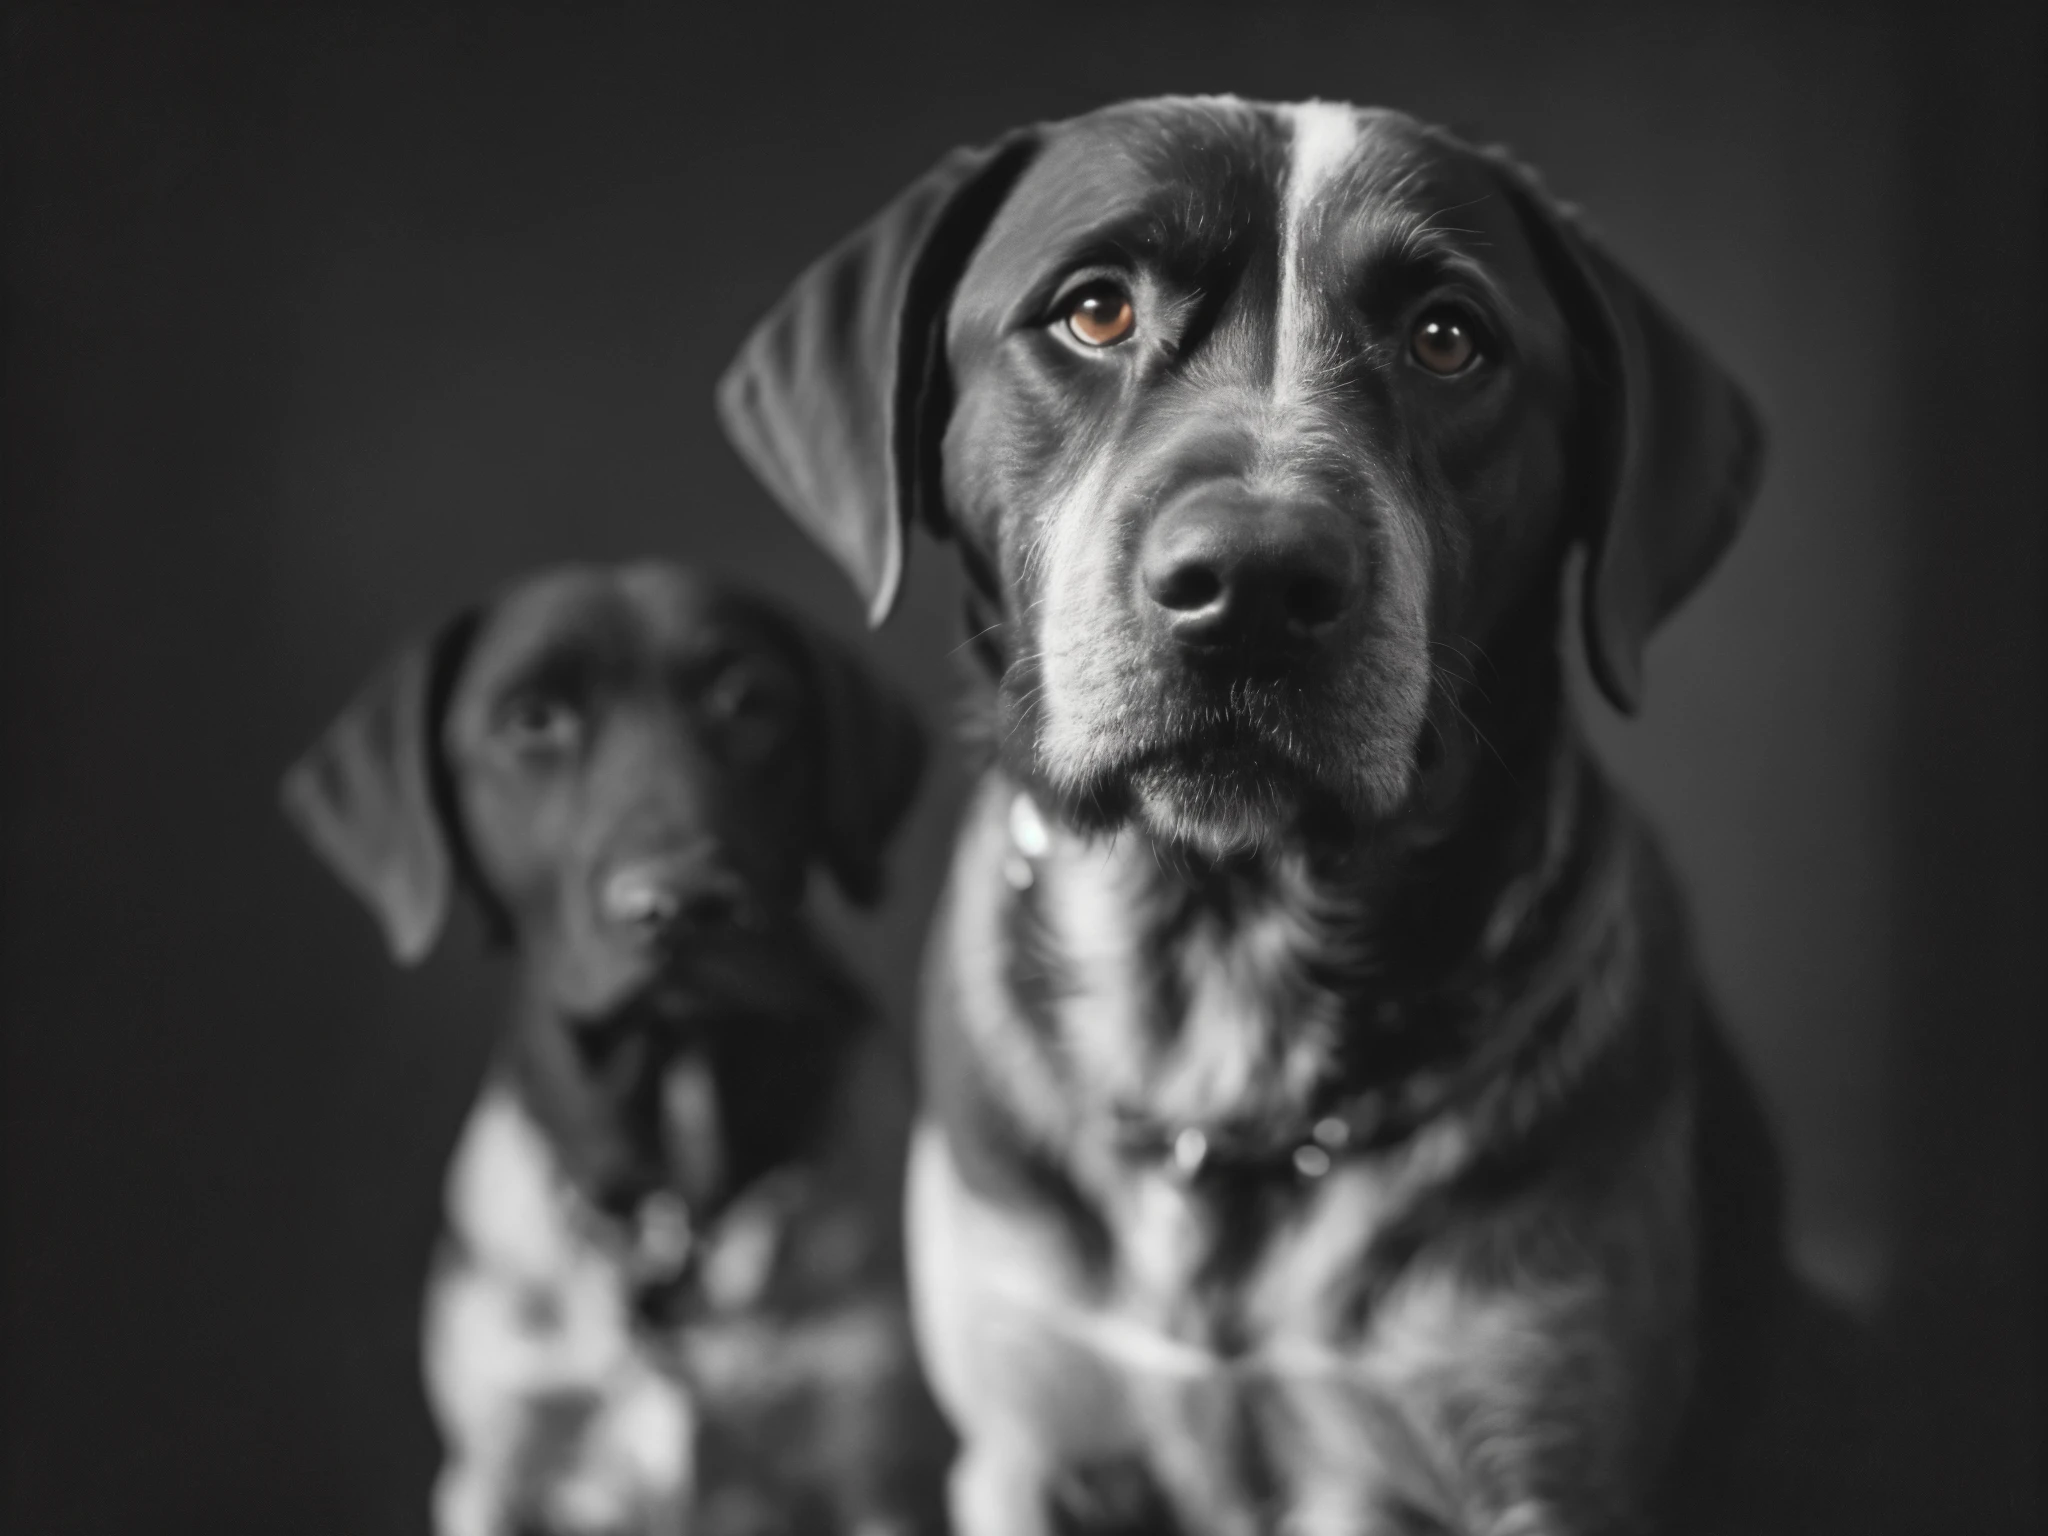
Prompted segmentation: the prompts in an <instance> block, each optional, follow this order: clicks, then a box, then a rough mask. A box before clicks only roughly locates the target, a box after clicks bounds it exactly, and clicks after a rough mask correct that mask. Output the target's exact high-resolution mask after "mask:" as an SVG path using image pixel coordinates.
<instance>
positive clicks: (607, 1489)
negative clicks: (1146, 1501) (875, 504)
mask: <svg viewBox="0 0 2048 1536" xmlns="http://www.w3.org/2000/svg"><path fill="white" fill-rule="evenodd" d="M919 760H920V746H919V735H918V732H917V729H916V726H915V724H914V722H913V721H912V719H911V717H910V716H909V714H908V712H907V711H906V710H905V709H904V707H903V706H902V705H901V704H900V703H899V702H897V701H896V700H895V699H894V698H892V697H890V696H889V695H887V694H885V693H884V692H882V691H880V690H879V689H878V688H876V687H875V686H874V685H873V684H872V683H871V682H870V681H868V679H867V678H866V677H865V675H864V674H863V672H862V671H861V669H860V668H859V667H858V666H856V665H855V664H854V662H853V661H852V659H851V658H850V657H849V656H848V655H846V654H845V653H844V652H843V651H842V650H841V649H840V648H839V647H838V646H836V645H834V644H832V643H830V642H828V641H826V640H825V639H824V638H823V637H821V636H819V635H816V634H814V633H812V632H811V631H809V630H808V629H807V628H805V627H803V626H800V625H798V624H796V623H794V622H793V621H791V620H789V619H788V618H786V617H784V616H783V615H781V614H779V613H777V612H775V611H774V610H772V609H771V608H769V607H767V606H766V605H764V604H762V603H760V602H759V601H757V600H755V599H753V598H750V597H747V596H744V595H742V594H739V593H736V592H733V591H730V590H727V589H724V588H720V587H717V586H714V585H712V584H710V583H708V582H705V581H703V580H701V579H699V578H697V577H695V576H692V575H690V574H689V573H687V572H683V571H680V570H677V569H674V568H671V567H666V566H655V565H641V566H629V567H622V568H615V569H610V568H608V569H571V570H563V571H555V572H549V573H547V574H545V575H542V576H537V577H534V578H531V579H529V580H527V581H524V582H522V583H520V584H519V585H518V586H516V587H515V588H513V589H512V590H510V591H508V592H506V593H504V594H502V595H501V596H499V597H498V598H497V599H496V600H494V601H493V602H491V603H490V604H488V605H486V606H485V607H484V608H482V609H481V610H479V611H477V612H475V613H471V614H466V615H463V616H460V617H458V618H457V619H455V620H453V621H451V622H450V623H449V624H448V625H446V626H444V628H443V630H442V632H441V633H440V635H439V636H437V637H436V639H435V640H433V641H432V642H430V643H429V644H426V645H423V646H420V647H418V648H415V649H414V650H411V651H408V652H407V653H405V654H404V655H403V656H401V657H400V658H399V659H398V660H397V662H396V663H394V665H393V666H392V667H391V668H390V669H388V670H387V672H386V673H385V674H384V675H383V676H382V677H381V678H380V679H379V680H378V681H377V682H375V683H373V684H372V686H371V687H370V688H369V689H368V690H367V691H366V692H365V693H364V694H363V696H362V697H361V698H360V699H358V700H357V702H356V703H355V704H354V705H353V706H352V707H351V708H350V709H349V710H348V711H347V712H346V713H344V714H343V715H342V717H341V718H340V719H339V720H338V721H337V722H336V723H335V724H334V726H333V727H331V728H330V730H329V731H328V733H327V734H326V736H325V737H324V738H323V739H322V740H321V742H320V743H319V744H318V745H317V746H315V747H314V749H313V750H312V751H311V752H310V753H308V755H307V756H306V758H305V759H304V760H303V761H302V762H301V763H300V764H299V765H298V766H297V767H296V768H295V769H294V770H293V771H292V774H291V775H290V777H289V779H288V780H287V783H286V803H287V806H288V808H289V809H290V811H291V812H292V814H293V817H294V819H295V820H296V821H297V822H298V824H299V825H300V827H301V828H302V829H303V830H304V831H305V833H306V834H307V836H308V838H309V839H310V840H311V841H312V842H313V844H314V846H315V847H316V848H318V849H319V850H320V851H321V852H322V853H323V854H324V855H325V856H326V857H327V858H328V860H329V862H330V863H331V864H332V865H333V866H334V867H335V868H336V870H337V872H338V873H340V874H341V875H342V877H343V878H344V879H345V880H346V881H348V883H349V884H350V885H351V886H352V887H353V888H354V889H356V890H357V891H358V893H359V894H361V895H363V896H364V897H365V899H366V900H367V901H368V902H369V903H370V905H371V907H372V908H373V910H374V911H375V912H376V914H377V915H378V917H379V919H380V920H381V921H382V923H383V925H384V927H385V930H386V934H387V937H388V939H389V941H390V944H391V948H392V950H393V952H394V954H395V955H396V956H397V957H398V958H399V959H401V960H405V961H412V960H417V959H419V958H420V957H421V956H422V955H424V954H425V953H426V952H427V950H428V949H429V948H430V947H431V946H432V944H433V943H434V940H435V936H436V935H437V934H438V932H439V931H440V930H441V928H442V927H443V925H444V923H445V920H446V916H447V913H448V910H449V908H450V906H451V904H452V903H453V901H454V900H455V899H456V898H457V896H458V895H461V894H464V893H466V894H468V895H469V896H471V897H472V898H473V899H474V900H475V901H476V902H477V903H478V904H479V905H480V906H481V907H482V908H483V910H484V913H485V916H486V918H487V919H488V920H489V921H490V922H491V924H492V925H493V927H494V928H495V929H496V930H497V931H498V933H499V934H500V936H501V937H502V938H504V939H505V940H507V941H508V942H509V943H510V945H511V947H512V949H513V951H514V952H515V956H516V963H517V967H518V982H517V986H516V988H515V991H514V995H513V999H512V1007H511V1010H510V1016H509V1019H508V1021H507V1025H506V1029H505V1032H504V1035H503V1038H502V1040H501V1043H500V1049H499V1052H498V1055H497V1059H496V1061H495V1063H494V1065H493V1067H492V1069H491V1072H490V1075H489V1078H488V1081H487V1082H486V1084H485V1086H484V1089H483V1092H482V1094H481V1095H480V1097H479V1099H478V1102H477V1104H476V1107H475V1109H474V1110H473V1111H472V1113H471V1115H470V1117H469V1121H468V1123H467V1125H466V1127H465V1128H464V1131H463V1133H462V1138H461V1142H460V1144H459V1146H458V1149H457V1151H456V1154H455V1158H454V1162H453V1165H452V1166H451V1168H450V1171H449V1180H448V1231H447V1237H446V1239H445V1240H444V1242H443V1244H442V1246H441V1252H440V1254H439V1256H438V1257H437V1259H436V1261H435V1265H434V1271H433V1277H432V1280H431V1283H430V1285H429V1288H428V1298H427V1309H426V1326H425V1338H424V1345H425V1355H426V1374H427V1380H428V1387H429V1391H430V1396H431V1399H432V1402H433V1406H434V1409H435V1413H436V1416H437V1418H438V1419H439V1421H440V1424H441V1428H442V1431H443V1434H444V1438H445V1440H446V1443H447V1451H448V1455H447V1461H446V1464H445V1467H444V1470H443V1473H442V1476H441V1478H440V1480H439V1483H438V1485H437V1488H436V1491H435V1499H434V1509H435V1523H436V1527H437V1529H438V1530H439V1531H440V1532H441V1536H514V1533H521V1536H524V1533H529V1532H539V1531H547V1532H557V1533H592V1536H595V1533H608V1536H624V1533H637V1536H662V1533H681V1532H683V1531H685V1530H687V1531H690V1532H694V1533H700V1536H701V1533H705V1532H711V1533H721V1532H730V1533H733V1536H740V1533H751V1532H757V1531H761V1530H775V1531H788V1532H825V1531H855V1530H865V1531H874V1532H882V1531H886V1532H890V1533H909V1532H915V1531H918V1530H924V1529H930V1528H932V1527H933V1526H935V1525H936V1524H937V1523H938V1521H939V1509H938V1488H939V1485H940V1478H939V1469H940V1467H941V1466H942V1465H943V1459H944V1455H945V1450H946V1445H947V1441H946V1438H945V1435H944V1431H943V1428H942V1427H941V1426H940V1425H939V1423H938V1421H937V1419H936V1415H935V1412H934V1410H933V1409H932V1408H931V1406H930V1404H929V1402H928V1400H927V1399H926V1397H925V1395H924V1392H923V1388H922V1386H921V1383H920V1380H919V1378H918V1375H917V1372H916V1370H915V1367H914V1364H913V1362H912V1359H911V1354H910V1343H909V1337H908V1332H907V1327H906V1320H905V1317H904V1314H903V1309H902V1305H901V1272H900V1269H899V1267H898V1264H897V1262H896V1250H897V1240H896V1237H895V1219H894V1212H895V1207H896V1201H895V1192H894V1189H893V1188H892V1187H891V1186H892V1184H893V1175H892V1174H891V1172H890V1171H889V1170H890V1169H891V1168H894V1167H896V1166H900V1165H899V1164H897V1163H896V1162H895V1160H894V1158H895V1156H900V1149H901V1136H902V1128H903V1125H904V1124H905V1123H906V1121H907V1102H906V1099H905V1096H904V1095H903V1093H902V1092H901V1091H900V1089H899V1088H898V1087H897V1085H896V1080H895V1076H894V1074H893V1072H892V1070H891V1066H890V1062H891V1061H892V1060H893V1058H892V1057H890V1056H889V1054H888V1051H887V1048H886V1046H885V1044H884V1043H883V1042H882V1041H880V1040H879V1039H877V1038H876V1036H875V1034H874V1033H873V1031H872V1028H871V1026H872V1022H873V1021H872V1017H871V1015H870V1012H869V1009H868V1007H867V1004H866V1002H865V1000H864V999H863V997H862V996H861V994H860V992H859V990H858V989H857V988H856V987H855V986H854V985H853V984H852V982H851V981H850V980H849V979H848V978H847V977H846V975H845V974H844V972H843V971H842V970H841V968H840V967H839V965H838V963H837V962H836V961H835V960H834V959H833V957H832V956H831V955H829V954H828V953H827V952H826V951H825V950H824V949H823V947H822V946H821V945H820V944H819V943H818V941H817V940H816V938H815V937H814V936H813V935H812V933H811V931H810V929H809V927H808V926H807V925H806V923H805V922H804V920H803V918H802V915H801V912H800V904H801V902H802V898H803V893H804V888H805V883H806V878H807V875H808V872H809V871H810V869H811V868H812V867H813V866H814V865H822V866H823V867H825V868H828V869H829V870H830V871H831V872H832V873H833V874H834V876H835V877H836V878H837V879H838V881H839V882H840V884H841V885H842V886H843V887H844V888H845V889H846V891H847V893H848V895H849V896H851V897H853V898H854V899H856V900H858V901H870V900H872V899H874V897H875V896H876V894H877V893H878V890H879V886H880V879H881V854H882V848H883V845H884V843H885V841H886V839H887V837H888V835H889V833H890V832H891V830H892V829H893V828H894V826H895V825H896V823H897V822H898V820H899V819H900V817H901V815H902V814H903V812H904V810H905V808H906V807H907V806H908V804H909V801H910V797H911V793H912V790H913V788H914V786H915V783H916V779H917V775H918V767H919ZM892 1153H893V1154H894V1156H892ZM764 1522H765V1524H764Z"/></svg>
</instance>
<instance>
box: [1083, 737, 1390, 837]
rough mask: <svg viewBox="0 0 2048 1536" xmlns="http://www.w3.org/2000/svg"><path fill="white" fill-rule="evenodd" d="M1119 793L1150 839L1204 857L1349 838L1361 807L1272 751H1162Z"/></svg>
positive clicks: (1137, 768) (1134, 770)
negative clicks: (1350, 802) (1122, 793)
mask: <svg viewBox="0 0 2048 1536" xmlns="http://www.w3.org/2000/svg"><path fill="white" fill-rule="evenodd" d="M1125 783H1126V789H1125V792H1124V795H1123V796H1122V800H1123V803H1124V804H1125V805H1126V806H1127V807H1128V816H1129V818H1130V820H1131V821H1132V822H1133V823H1135V824H1136V825H1137V826H1138V827H1139V828H1140V829H1142V830H1143V831H1144V832H1145V834H1146V835H1147V836H1149V837H1150V838H1151V839H1152V840H1153V841H1155V842H1157V843H1159V844H1161V845H1163V846H1164V847H1166V848H1169V849H1172V850H1175V851H1177V852H1179V853H1181V854H1183V855H1185V856H1189V857H1192V858H1193V859H1195V860H1197V861H1199V862H1202V863H1206V864H1218V863H1228V862H1230V861H1233V860H1238V859H1246V858H1255V857H1257V856H1259V855H1261V854H1265V853H1272V852H1278V851H1282V850H1285V849H1290V848H1298V847H1302V846H1304V845H1310V844H1329V843H1333V842H1348V841H1350V840H1351V839H1352V838H1353V837H1355V836H1356V835H1357V833H1358V832H1359V831H1360V829H1361V818H1360V815H1359V810H1360V808H1358V807H1355V806H1353V805H1351V804H1348V803H1347V801H1346V798H1345V796H1344V795H1343V794H1342V792H1341V790H1340V788H1339V787H1338V786H1335V785H1332V784H1328V783H1325V782H1323V781H1322V780H1321V779H1320V778H1319V777H1318V776H1317V775H1315V774H1314V773H1312V772H1310V771H1308V770H1307V769H1305V768H1303V767H1302V766H1301V765H1299V764H1297V763H1294V762H1291V761H1289V760H1287V759H1286V758H1285V757H1282V756H1279V755H1277V754H1274V753H1272V752H1270V751H1260V750H1255V749H1243V748H1235V749H1209V750H1203V751H1194V750H1186V751H1180V752H1159V753H1153V754H1151V755H1148V756H1147V757H1145V758H1144V759H1142V760H1141V761H1139V762H1138V763H1136V764H1134V765H1133V766H1132V767H1131V768H1130V769H1129V770H1128V772H1127V773H1126V775H1125Z"/></svg>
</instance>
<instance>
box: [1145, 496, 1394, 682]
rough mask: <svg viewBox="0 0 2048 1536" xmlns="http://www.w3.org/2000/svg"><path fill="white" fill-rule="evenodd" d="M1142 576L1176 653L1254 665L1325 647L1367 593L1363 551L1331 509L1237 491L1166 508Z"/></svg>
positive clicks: (1152, 611)
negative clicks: (1365, 589) (1363, 592)
mask: <svg viewBox="0 0 2048 1536" xmlns="http://www.w3.org/2000/svg"><path fill="white" fill-rule="evenodd" d="M1139 573H1140V581H1141V584H1142V587H1143V590H1144V596H1145V598H1146V599H1147V600H1148V601H1147V606H1148V608H1149V613H1148V617H1149V618H1150V619H1151V621H1152V623H1153V625H1154V626H1155V632H1156V633H1157V634H1159V635H1160V636H1161V638H1162V639H1163V640H1164V641H1165V642H1166V644H1167V645H1168V646H1169V647H1170V648H1172V649H1173V650H1175V651H1177V652H1179V653H1180V654H1181V655H1182V656H1183V657H1185V658H1188V659H1198V660H1203V661H1224V660H1235V661H1239V662H1242V663H1245V664H1252V665H1256V664H1257V663H1260V662H1267V663H1270V662H1279V661H1287V660H1293V659H1298V658H1300V657H1303V656H1305V655H1308V654H1310V653H1312V652H1314V651H1315V650H1317V649H1318V648H1320V647H1322V646H1323V645H1325V644H1326V643H1327V642H1328V641H1329V640H1330V639H1331V637H1332V636H1333V635H1334V634H1335V633H1336V632H1337V631H1339V630H1340V629H1341V628H1342V627H1343V621H1344V620H1345V618H1346V617H1348V616H1349V615H1350V614H1351V612H1352V611H1353V610H1354V609H1355V608H1356V607H1357V605H1358V603H1359V600H1360V597H1361V594H1362V591H1363V589H1364V586H1365V582H1364V576H1365V560H1364V552H1363V551H1362V549H1361V548H1360V547H1359V542H1358V539H1357V536H1356V534H1355V533H1354V531H1353V530H1352V528H1351V527H1350V526H1349V525H1348V522H1347V520H1346V519H1345V518H1344V517H1343V515H1342V514H1341V513H1339V512H1338V511H1337V510H1336V509H1335V508H1333V507H1330V506H1328V505H1326V504H1324V503H1321V502H1316V501H1305V500H1294V499H1287V498H1280V497H1272V496H1261V495H1258V494H1256V493H1254V492H1252V491H1250V490H1249V489H1247V488H1246V487H1244V486H1242V485H1238V484H1234V483H1223V484H1215V483H1211V484H1206V485H1201V486H1197V487H1195V488H1194V489H1193V490H1191V491H1189V492H1187V493H1185V494H1183V495H1182V496H1180V497H1179V498H1177V499H1176V500H1175V501H1173V502H1172V503H1170V504H1169V505H1168V506H1167V507H1166V508H1165V509H1164V510H1163V511H1162V512H1161V513H1160V514H1159V516H1158V517H1157V518H1156V519H1155V520H1154V521H1153V524H1152V526H1151V528H1150V529H1148V530H1147V532H1146V535H1145V543H1144V548H1143V550H1142V553H1141V556H1140V565H1139Z"/></svg>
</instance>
